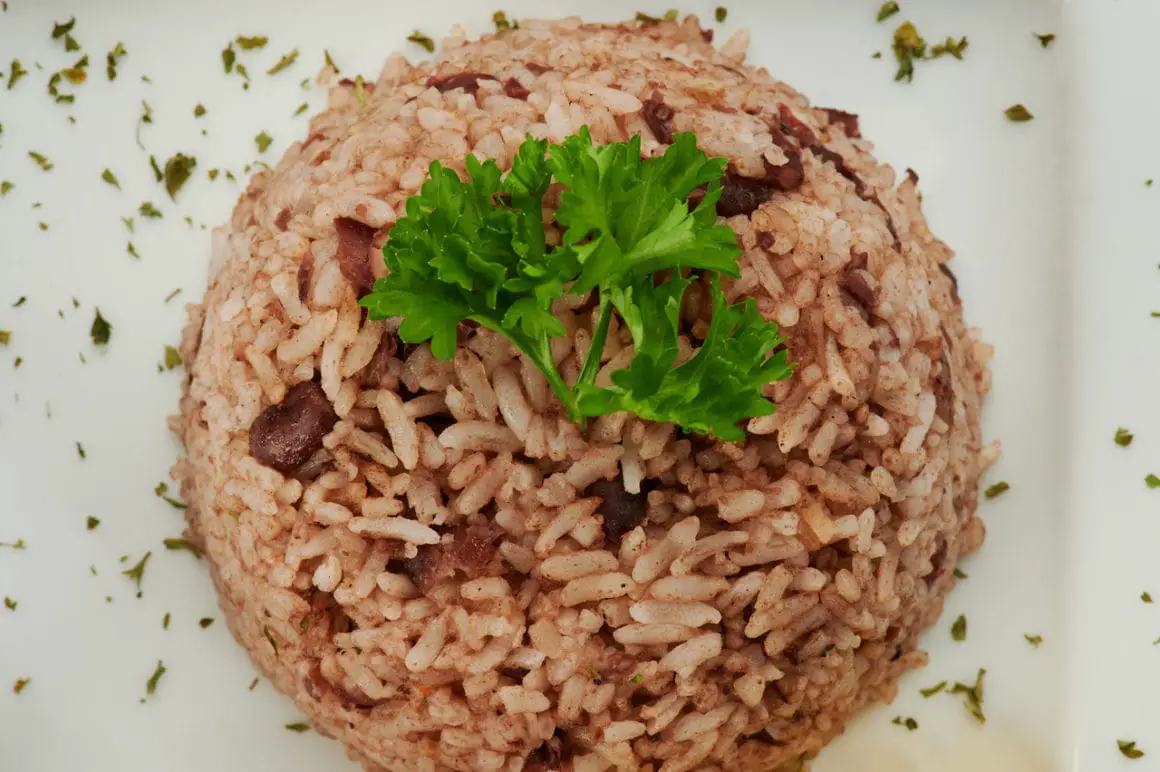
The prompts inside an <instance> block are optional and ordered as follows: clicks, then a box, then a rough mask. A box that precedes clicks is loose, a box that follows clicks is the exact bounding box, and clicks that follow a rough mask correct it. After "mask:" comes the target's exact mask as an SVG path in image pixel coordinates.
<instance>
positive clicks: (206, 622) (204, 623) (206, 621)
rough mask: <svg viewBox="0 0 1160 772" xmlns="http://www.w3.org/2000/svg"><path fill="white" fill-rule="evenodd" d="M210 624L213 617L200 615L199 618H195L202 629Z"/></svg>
mask: <svg viewBox="0 0 1160 772" xmlns="http://www.w3.org/2000/svg"><path fill="white" fill-rule="evenodd" d="M212 624H213V617H202V618H201V619H199V620H197V626H198V627H200V628H201V629H202V630H204V629H205V628H207V627H209V626H210V625H212Z"/></svg>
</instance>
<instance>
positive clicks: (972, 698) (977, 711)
mask: <svg viewBox="0 0 1160 772" xmlns="http://www.w3.org/2000/svg"><path fill="white" fill-rule="evenodd" d="M985 675H987V671H986V670H984V669H983V668H979V672H978V674H977V675H976V676H975V683H974V684H973V685H967V684H964V683H960V682H957V681H956V682H955V685H954V686H952V687H951V689H950V692H949V693H950V694H961V695H963V700H964V705H965V707H966V708H967V712H968V713H970V714H971V716H972V717H974V719H975V720H976V721H978V722H979V723H980V724H985V723H986V722H987V717H986V716H985V715H983V677H984V676H985Z"/></svg>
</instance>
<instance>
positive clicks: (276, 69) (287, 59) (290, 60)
mask: <svg viewBox="0 0 1160 772" xmlns="http://www.w3.org/2000/svg"><path fill="white" fill-rule="evenodd" d="M297 59H298V49H297V48H295V49H294V50H293V51H291V52H290V53H288V54H284V55H283V56H282V58H281V59H279V60H278V63H277V64H275V65H274V66H273V67H271V68H270V69H268V70H266V74H267V75H277V74H278V73H280V72H282V70H284V69H286V68H287V67H289V66H290V65H292V64H294V62H295V61H296V60H297Z"/></svg>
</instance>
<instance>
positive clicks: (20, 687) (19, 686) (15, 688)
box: [12, 678, 32, 694]
mask: <svg viewBox="0 0 1160 772" xmlns="http://www.w3.org/2000/svg"><path fill="white" fill-rule="evenodd" d="M31 681H32V679H31V678H17V679H16V683H14V684H12V693H13V694H20V693H21V692H22V691H24V687H25V686H28V684H29V682H31Z"/></svg>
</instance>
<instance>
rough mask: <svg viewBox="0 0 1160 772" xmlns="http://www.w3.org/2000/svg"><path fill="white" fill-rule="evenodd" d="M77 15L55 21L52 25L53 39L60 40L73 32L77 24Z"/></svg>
mask: <svg viewBox="0 0 1160 772" xmlns="http://www.w3.org/2000/svg"><path fill="white" fill-rule="evenodd" d="M76 23H77V17H75V16H73V17H71V18H70V19H69V20H68V21H65V22H55V23H53V25H52V39H53V40H59V39H60V38H62V37H64V36H66V35H68V34H69V33H70V32H72V30H73V27H75V26H76Z"/></svg>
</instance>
